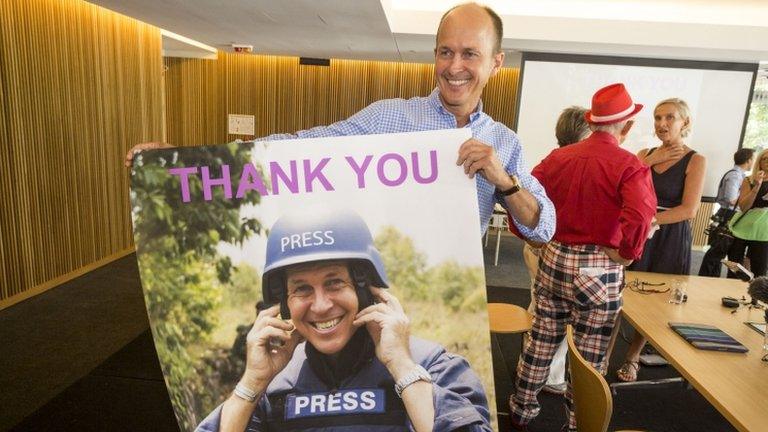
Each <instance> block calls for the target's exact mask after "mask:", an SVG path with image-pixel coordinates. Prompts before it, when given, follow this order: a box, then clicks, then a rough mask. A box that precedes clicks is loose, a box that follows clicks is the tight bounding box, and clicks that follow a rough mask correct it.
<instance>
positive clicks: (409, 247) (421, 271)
mask: <svg viewBox="0 0 768 432" xmlns="http://www.w3.org/2000/svg"><path fill="white" fill-rule="evenodd" d="M374 244H375V245H376V248H377V249H378V250H379V252H381V255H382V258H383V260H384V268H385V269H386V271H387V277H388V278H389V280H390V282H391V283H392V284H393V285H394V286H395V287H396V289H397V291H398V292H399V293H402V295H403V296H404V297H405V299H406V300H407V299H421V300H424V299H428V298H431V294H432V293H430V290H429V287H428V286H427V279H426V275H425V270H426V266H427V260H426V258H425V257H424V254H422V253H420V252H418V251H417V250H416V248H415V247H414V246H413V240H411V239H410V238H409V237H407V236H404V235H403V234H402V233H401V232H400V231H398V230H397V228H395V227H392V226H387V227H384V228H382V230H381V232H380V233H379V234H378V235H377V236H376V238H375V239H374Z"/></svg>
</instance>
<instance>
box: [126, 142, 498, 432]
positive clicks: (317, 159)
mask: <svg viewBox="0 0 768 432" xmlns="http://www.w3.org/2000/svg"><path fill="white" fill-rule="evenodd" d="M469 137H470V131H469V130H468V129H455V130H445V131H430V132H416V133H408V134H390V135H374V136H352V137H338V138H321V139H310V140H287V141H272V142H256V143H230V144H226V145H219V146H206V147H197V148H175V149H163V150H155V151H148V152H143V153H141V154H140V155H139V156H137V158H136V159H135V161H134V168H133V172H132V187H131V205H132V213H133V222H134V238H135V243H136V249H137V258H138V261H139V269H140V273H141V281H142V286H143V289H144V295H145V300H146V305H147V311H148V314H149V320H150V325H151V329H152V334H153V338H154V341H155V346H156V349H157V353H158V357H159V359H160V363H161V367H162V370H163V374H164V377H165V381H166V384H167V387H168V392H169V395H170V397H171V401H172V404H173V408H174V411H175V413H176V417H177V419H178V422H179V425H180V427H181V429H182V430H187V431H191V430H194V429H195V428H196V427H197V426H198V425H199V424H200V423H201V422H203V421H204V419H205V418H206V417H207V416H209V415H210V418H209V420H211V419H213V421H214V423H215V421H218V416H219V415H220V411H219V409H218V408H217V407H220V406H221V404H222V403H223V402H225V401H226V400H227V398H230V397H233V398H234V397H239V398H241V399H242V398H245V399H247V398H248V397H249V396H251V397H255V398H256V404H257V406H256V408H255V410H254V412H253V413H254V415H253V416H252V418H250V419H249V421H250V422H252V423H251V425H252V426H254V427H255V428H256V429H257V430H258V428H259V426H260V425H263V424H266V423H270V424H272V425H273V429H271V430H282V429H285V428H288V427H289V426H291V425H294V426H295V425H297V424H300V422H305V423H304V424H306V422H308V421H309V422H312V424H313V425H323V424H325V425H333V424H340V423H339V422H340V421H341V420H342V417H345V416H352V415H355V416H357V417H355V418H361V419H364V421H366V422H367V421H371V422H373V423H376V422H378V421H381V419H385V418H388V419H389V420H387V421H389V422H392V420H391V419H392V418H393V415H394V416H395V418H397V415H400V416H401V417H402V418H404V419H406V417H407V416H408V415H410V414H412V413H411V412H409V411H407V409H406V408H405V407H404V406H403V402H402V401H401V400H400V399H399V397H398V396H397V395H396V393H395V392H394V384H395V379H394V375H397V374H400V371H399V370H398V369H397V368H398V367H400V368H401V369H402V368H406V367H411V366H412V365H416V364H418V365H420V366H421V367H423V368H424V369H425V370H426V371H427V372H428V373H429V375H430V378H431V379H432V380H433V389H434V392H433V395H434V398H435V407H436V414H437V415H445V414H446V413H450V411H451V410H456V411H460V410H464V411H463V413H464V414H463V415H464V418H467V419H468V420H467V421H474V420H472V419H473V416H474V415H477V418H478V419H482V421H484V422H485V421H488V422H490V419H494V422H495V409H494V407H495V401H494V394H493V389H494V386H493V381H492V380H493V378H492V377H493V373H492V362H491V356H490V341H489V331H488V321H487V312H486V296H485V278H484V273H483V261H482V251H481V239H480V224H479V220H478V209H477V198H476V192H475V182H474V180H470V179H469V178H467V176H466V175H465V174H464V172H463V169H462V168H461V167H457V166H456V158H457V152H458V147H459V145H460V144H461V143H462V142H464V141H465V140H466V139H468V138H469ZM259 311H262V312H261V314H260V315H259V316H258V319H257V313H258V312H259ZM255 320H256V324H255V325H254V321H255ZM458 356H460V357H458ZM408 357H410V358H409V360H411V361H412V363H411V362H408V361H403V359H404V358H408ZM462 358H463V359H466V362H465V361H463V360H462ZM360 359H366V361H362V362H361V361H359V360H360ZM265 370H266V372H265ZM393 371H394V372H393ZM258 374H261V375H258ZM256 375H258V376H259V378H258V379H254V376H256ZM400 375H402V374H400ZM265 377H266V378H265ZM400 378H402V376H400ZM265 380H266V382H267V384H266V385H268V386H267V387H263V386H262V385H261V384H262V383H263V382H265ZM422 381H423V380H422ZM403 382H404V381H403ZM238 383H240V385H239V386H238ZM401 383H402V382H401ZM414 388H416V387H414ZM323 389H325V390H323ZM403 391H406V390H403ZM233 392H234V394H235V395H237V396H233ZM484 400H487V402H484ZM462 404H464V405H467V406H462ZM489 409H490V410H493V411H494V412H489V411H488V410H489ZM395 412H397V413H399V414H397V413H395ZM467 412H470V413H474V414H471V415H467V414H466V413H467ZM393 413H395V414H393ZM454 418H459V417H458V416H454ZM348 420H349V419H347V420H345V421H348ZM404 421H407V419H406V420H404ZM291 422H294V423H291ZM297 422H299V423H297ZM275 425H277V426H276V429H275ZM205 427H208V426H205Z"/></svg>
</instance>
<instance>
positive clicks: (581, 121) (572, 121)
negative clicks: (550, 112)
mask: <svg viewBox="0 0 768 432" xmlns="http://www.w3.org/2000/svg"><path fill="white" fill-rule="evenodd" d="M586 112H587V109H586V108H583V107H580V106H575V105H574V106H570V107H568V108H566V109H564V110H563V112H562V113H560V117H558V118H557V126H555V137H557V145H558V146H560V147H564V146H567V145H568V144H573V143H575V142H579V141H581V140H583V139H584V138H585V137H586V136H587V135H588V134H589V123H587V119H586V118H584V114H585V113H586Z"/></svg>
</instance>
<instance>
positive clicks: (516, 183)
mask: <svg viewBox="0 0 768 432" xmlns="http://www.w3.org/2000/svg"><path fill="white" fill-rule="evenodd" d="M509 179H510V180H512V187H510V188H509V189H506V190H499V188H496V193H497V194H499V195H501V196H510V195H514V194H515V193H516V192H517V191H519V190H520V180H518V179H517V176H516V175H514V174H510V175H509Z"/></svg>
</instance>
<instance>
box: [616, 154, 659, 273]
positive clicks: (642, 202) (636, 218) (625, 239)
mask: <svg viewBox="0 0 768 432" xmlns="http://www.w3.org/2000/svg"><path fill="white" fill-rule="evenodd" d="M628 171H629V172H628V173H627V176H626V177H625V178H624V181H623V182H622V183H621V190H620V194H621V197H622V206H621V213H619V227H620V229H621V243H620V245H619V255H621V257H622V258H625V259H630V260H636V259H638V258H640V256H641V255H642V254H643V247H644V246H645V241H646V239H647V237H648V231H649V230H650V228H651V220H652V219H653V216H654V215H656V191H655V190H654V189H653V181H652V180H651V170H650V168H648V167H647V166H644V165H640V166H635V167H632V168H631V169H630V170H628Z"/></svg>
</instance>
